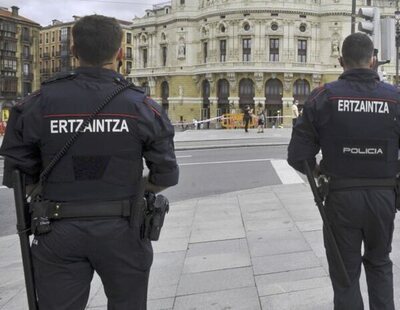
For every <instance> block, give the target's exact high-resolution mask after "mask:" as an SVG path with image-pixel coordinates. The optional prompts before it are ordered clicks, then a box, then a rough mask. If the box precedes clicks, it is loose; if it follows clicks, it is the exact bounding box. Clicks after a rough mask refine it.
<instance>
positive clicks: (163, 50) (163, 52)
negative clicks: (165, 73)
mask: <svg viewBox="0 0 400 310" xmlns="http://www.w3.org/2000/svg"><path fill="white" fill-rule="evenodd" d="M162 65H163V67H165V66H166V65H167V47H166V46H163V47H162Z"/></svg>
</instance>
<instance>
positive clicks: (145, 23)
mask: <svg viewBox="0 0 400 310" xmlns="http://www.w3.org/2000/svg"><path fill="white" fill-rule="evenodd" d="M252 13H253V14H260V13H264V14H265V13H272V14H290V15H306V16H312V17H327V16H346V17H349V16H351V12H348V11H328V12H322V13H321V12H315V11H306V10H287V9H239V10H238V9H230V10H228V9H227V10H225V11H217V12H210V13H207V14H200V15H197V16H193V17H190V16H185V17H177V16H178V15H179V14H178V13H175V14H171V16H172V17H169V19H165V18H164V17H165V16H162V17H161V18H160V19H159V20H157V18H146V17H144V18H143V19H140V20H134V21H133V24H132V30H136V29H138V28H143V27H154V26H164V25H169V24H174V23H178V22H199V21H202V20H204V19H205V18H211V17H219V16H221V15H225V16H226V17H227V16H228V15H241V14H252ZM268 17H271V18H277V17H276V16H268ZM155 19H156V20H155ZM255 19H257V18H255ZM225 20H227V21H228V20H229V18H225ZM305 20H306V19H305Z"/></svg>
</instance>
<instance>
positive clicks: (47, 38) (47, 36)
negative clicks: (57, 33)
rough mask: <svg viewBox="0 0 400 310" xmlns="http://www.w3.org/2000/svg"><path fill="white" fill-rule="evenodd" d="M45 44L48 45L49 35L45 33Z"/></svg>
mask: <svg viewBox="0 0 400 310" xmlns="http://www.w3.org/2000/svg"><path fill="white" fill-rule="evenodd" d="M46 43H49V33H48V32H47V33H46Z"/></svg>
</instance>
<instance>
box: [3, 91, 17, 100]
mask: <svg viewBox="0 0 400 310" xmlns="http://www.w3.org/2000/svg"><path fill="white" fill-rule="evenodd" d="M0 97H4V98H5V99H13V98H15V97H17V91H16V90H2V89H0Z"/></svg>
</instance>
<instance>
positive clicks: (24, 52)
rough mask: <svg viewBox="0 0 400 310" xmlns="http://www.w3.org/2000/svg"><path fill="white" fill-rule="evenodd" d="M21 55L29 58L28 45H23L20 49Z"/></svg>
mask: <svg viewBox="0 0 400 310" xmlns="http://www.w3.org/2000/svg"><path fill="white" fill-rule="evenodd" d="M22 55H23V56H24V58H25V59H28V58H29V55H30V47H29V46H28V45H24V47H23V50H22Z"/></svg>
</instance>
